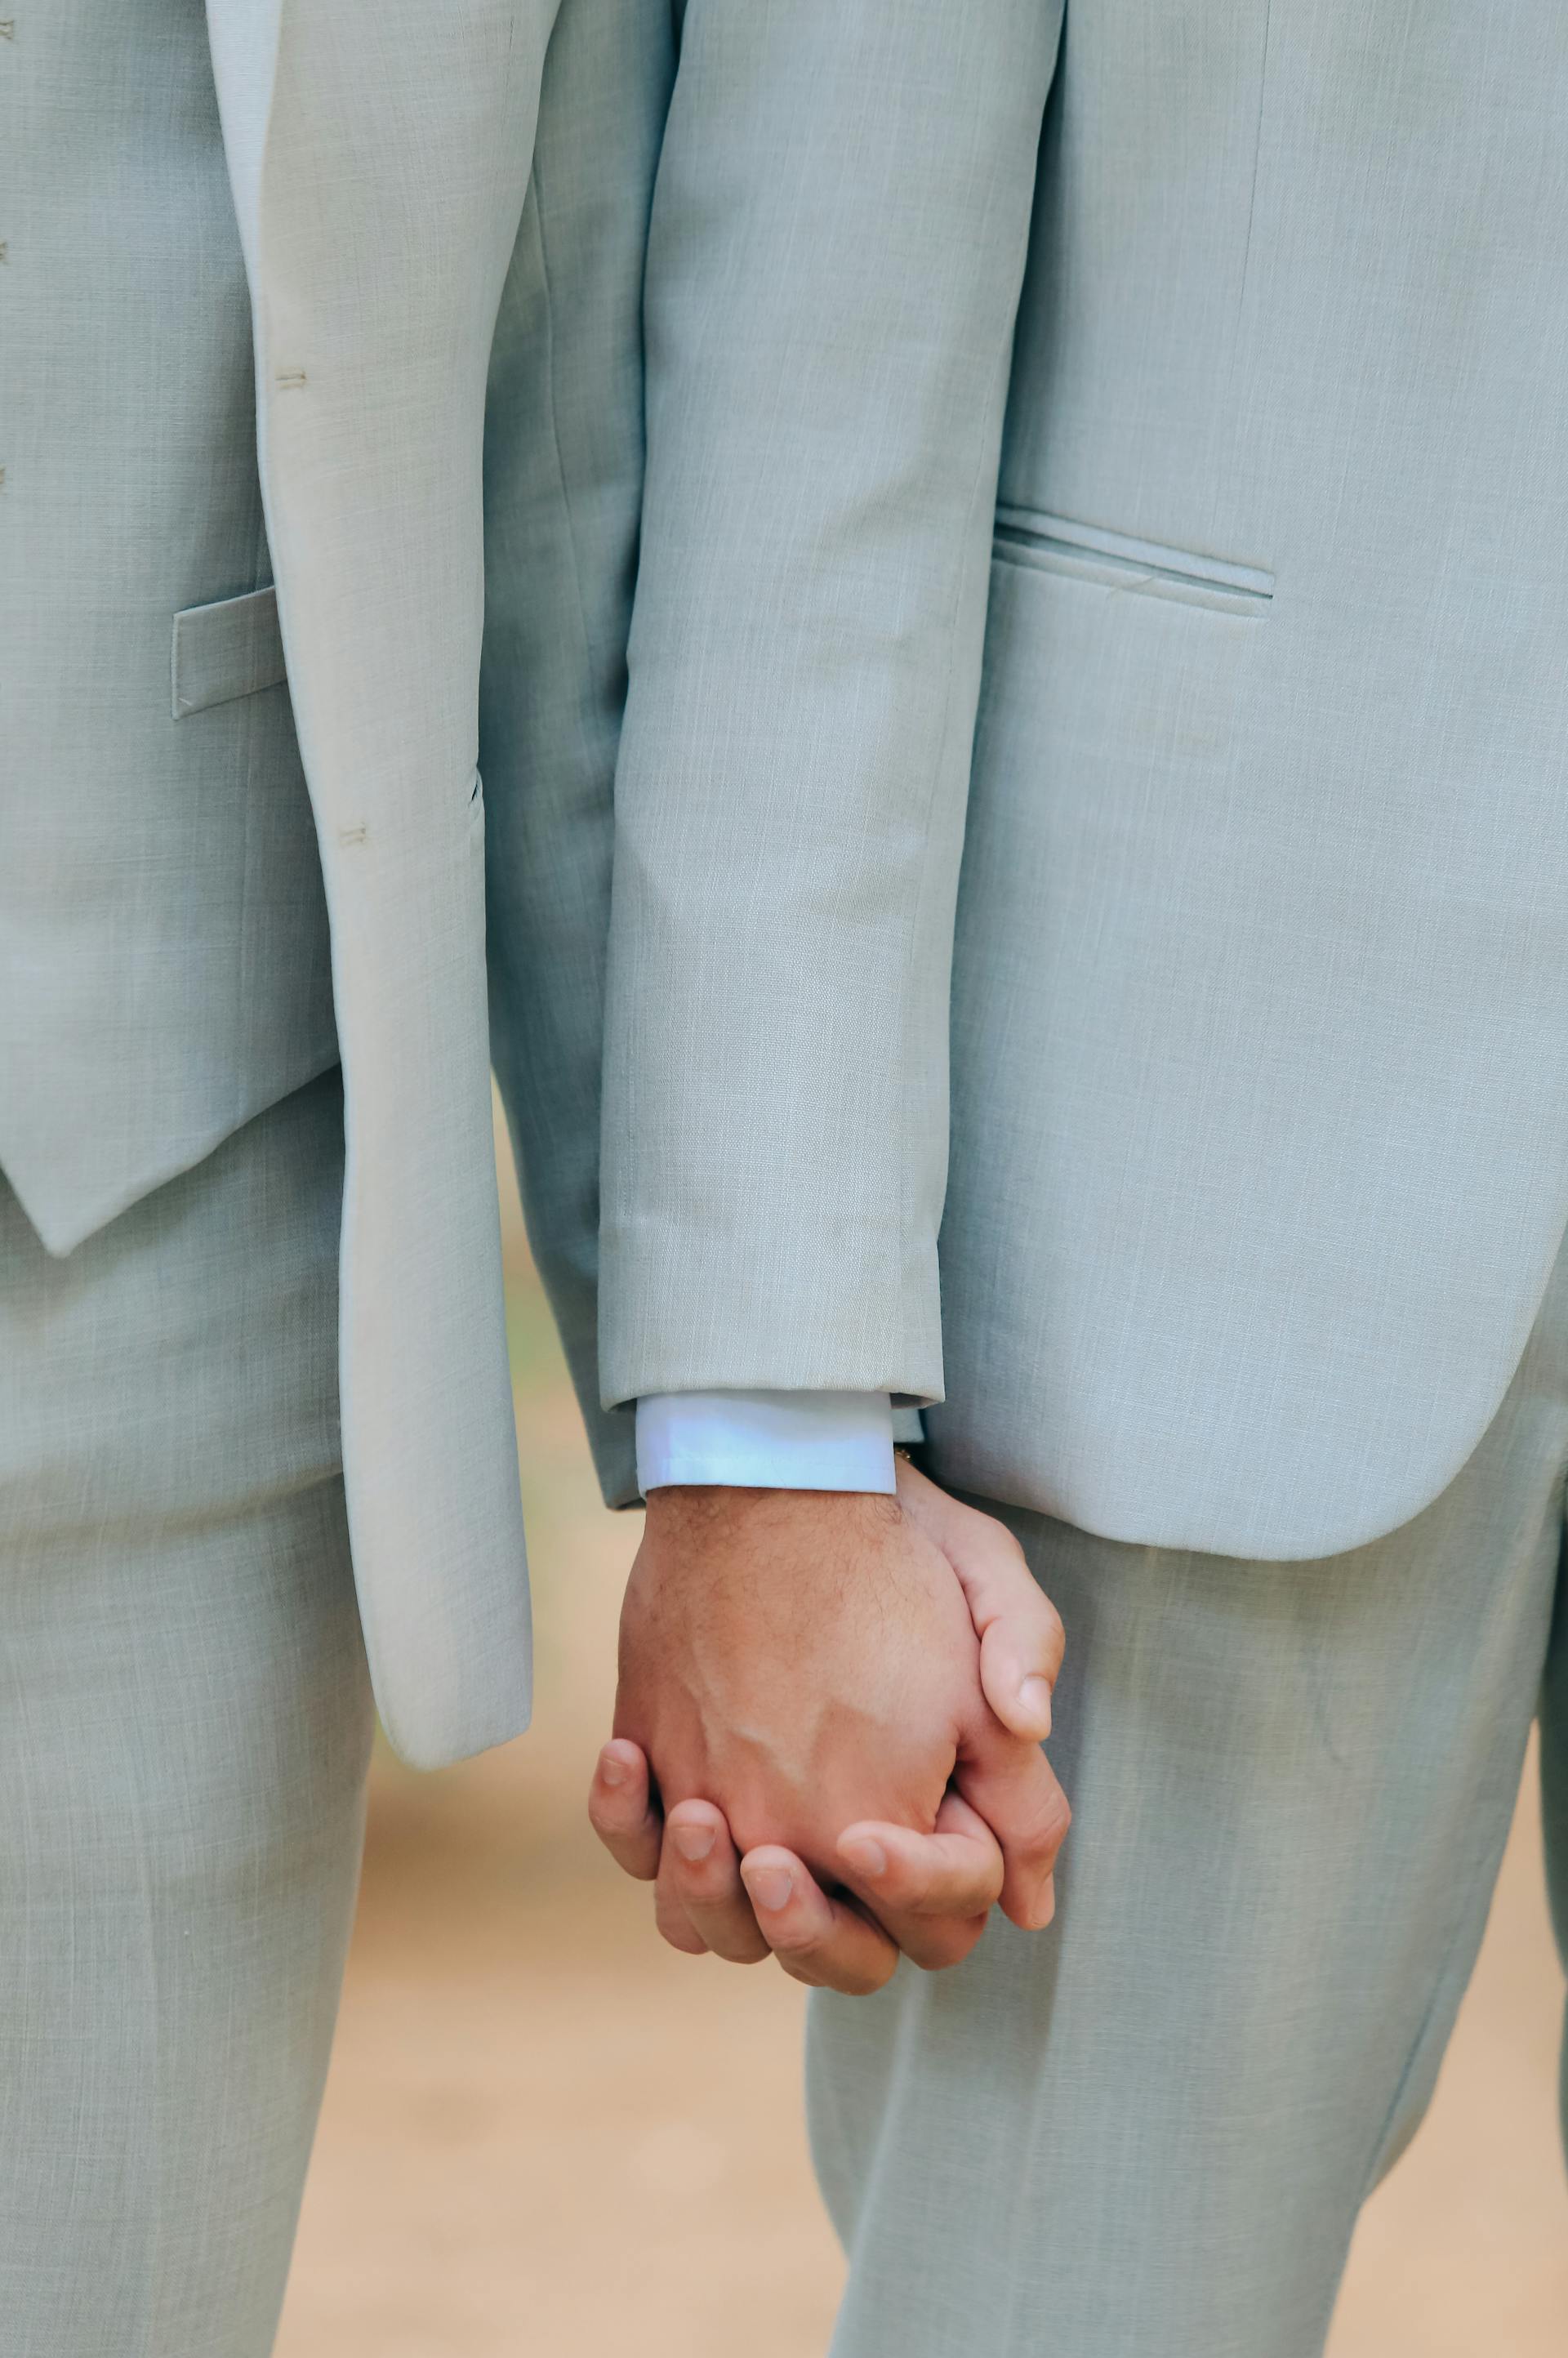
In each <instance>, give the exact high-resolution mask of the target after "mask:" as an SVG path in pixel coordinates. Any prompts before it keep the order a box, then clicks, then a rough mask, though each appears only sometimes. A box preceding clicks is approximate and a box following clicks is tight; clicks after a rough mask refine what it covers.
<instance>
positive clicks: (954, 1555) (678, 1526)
mask: <svg viewBox="0 0 1568 2358" xmlns="http://www.w3.org/2000/svg"><path fill="white" fill-rule="evenodd" d="M1062 1644H1063V1639H1062V1626H1061V1623H1060V1621H1059V1620H1058V1619H1057V1617H1056V1614H1055V1612H1054V1609H1053V1607H1052V1606H1051V1605H1050V1604H1049V1602H1048V1601H1047V1599H1046V1598H1045V1597H1044V1595H1042V1593H1041V1591H1040V1590H1039V1588H1038V1587H1037V1586H1036V1585H1035V1583H1034V1581H1033V1577H1032V1576H1031V1574H1030V1572H1029V1569H1028V1566H1027V1564H1026V1563H1024V1560H1023V1555H1022V1551H1021V1549H1020V1548H1019V1546H1018V1544H1017V1542H1016V1541H1015V1540H1014V1539H1013V1537H1012V1535H1011V1532H1010V1531H1008V1530H1007V1529H1006V1528H1005V1526H1004V1525H1002V1524H1001V1523H999V1522H997V1521H996V1520H993V1519H992V1518H991V1517H990V1516H989V1515H984V1514H981V1513H979V1512H978V1511H977V1510H976V1509H973V1508H969V1507H965V1506H961V1505H960V1504H959V1503H958V1502H957V1500H956V1499H954V1498H949V1497H948V1496H947V1494H946V1492H945V1491H943V1490H940V1489H938V1488H937V1487H935V1484H934V1483H931V1482H929V1481H927V1480H926V1479H925V1476H923V1475H921V1474H919V1473H917V1472H916V1471H915V1470H914V1467H912V1466H909V1465H907V1464H906V1463H904V1462H903V1461H901V1462H900V1466H899V1486H898V1495H897V1497H896V1498H883V1497H866V1496H861V1495H857V1494H848V1493H843V1492H813V1491H802V1490H736V1489H719V1488H712V1489H708V1488H702V1489H685V1488H676V1489H668V1490H656V1491H654V1493H653V1495H652V1497H651V1498H650V1499H649V1502H648V1518H647V1526H646V1530H645V1532H644V1536H643V1544H642V1547H641V1548H640V1550H639V1552H638V1554H637V1559H636V1562H635V1563H634V1564H633V1571H632V1576H631V1580H630V1582H629V1584H628V1586H627V1592H626V1601H625V1605H624V1607H623V1609H622V1622H621V1676H620V1687H619V1691H618V1693H617V1698H616V1707H615V1723H614V1727H615V1732H614V1736H613V1738H612V1740H611V1742H610V1743H609V1744H607V1745H606V1746H605V1747H604V1749H603V1751H602V1752H601V1754H600V1759H599V1765H598V1768H597V1770H596V1772H595V1776H594V1781H593V1790H592V1793H591V1795H590V1799H589V1815H590V1817H591V1818H592V1821H593V1823H594V1826H595V1828H596V1830H597V1832H598V1833H599V1835H600V1839H601V1840H602V1841H603V1842H604V1844H606V1845H607V1847H608V1848H609V1849H610V1851H611V1853H612V1854H613V1855H614V1856H615V1858H616V1859H617V1860H618V1861H619V1862H620V1864H621V1865H622V1866H623V1867H624V1868H625V1869H626V1870H627V1872H628V1873H629V1874H631V1875H633V1876H637V1877H641V1878H642V1879H643V1880H647V1881H653V1882H654V1886H655V1913H656V1917H657V1921H658V1925H659V1929H660V1931H661V1932H662V1933H663V1934H664V1936H665V1940H667V1941H669V1942H671V1943H672V1944H673V1945H674V1946H675V1947H676V1948H677V1949H684V1950H687V1951H690V1952H694V1953H700V1952H703V1951H705V1950H711V1951H713V1952H716V1953H717V1954H718V1955H719V1956H722V1957H728V1958H730V1959H732V1960H733V1961H734V1962H736V1963H753V1962H755V1961H757V1960H760V1959H762V1958H763V1957H766V1956H768V1955H769V1954H773V1955H774V1956H776V1957H777V1958H778V1960H779V1962H780V1963H781V1964H782V1965H783V1966H784V1969H785V1971H786V1972H788V1973H790V1974H794V1975H795V1978H796V1979H797V1980H800V1981H804V1982H808V1983H812V1984H820V1985H827V1986H829V1987H831V1988H834V1989H838V1990H843V1991H847V1992H855V1993H859V1992H865V1991H870V1990H874V1989H877V1988H880V1987H881V1985H882V1984H883V1983H884V1982H885V1981H886V1980H887V1979H888V1978H889V1976H890V1974H892V1971H893V1968H894V1966H895V1964H896V1963H897V1961H898V1954H899V1952H900V1951H902V1952H903V1953H904V1954H905V1955H906V1956H908V1957H910V1958H911V1959H912V1960H913V1961H914V1963H916V1964H919V1965H924V1966H926V1967H933V1968H934V1967H938V1966H944V1965H950V1964H956V1963H957V1962H958V1961H959V1959H960V1958H962V1957H964V1956H967V1955H968V1952H969V1951H970V1950H971V1949H972V1948H973V1947H974V1944H975V1942H977V1941H978V1940H979V1937H980V1934H981V1932H982V1931H984V1929H985V1923H986V1918H987V1915H988V1913H989V1909H991V1908H992V1907H993V1906H994V1905H995V1904H997V1903H998V1902H999V1901H1000V1905H1001V1907H1002V1909H1004V1911H1005V1912H1006V1913H1007V1914H1008V1915H1009V1916H1010V1917H1011V1919H1012V1920H1013V1922H1014V1923H1016V1924H1019V1925H1022V1926H1023V1927H1025V1928H1026V1929H1033V1928H1037V1927H1039V1926H1041V1925H1044V1924H1046V1923H1048V1922H1049V1921H1050V1919H1051V1915H1052V1912H1053V1910H1054V1904H1055V1903H1054V1872H1055V1866H1056V1856H1057V1853H1058V1852H1059V1850H1060V1848H1061V1845H1062V1843H1063V1840H1064V1838H1065V1834H1066V1831H1067V1825H1068V1822H1069V1817H1070V1812H1069V1810H1068V1807H1067V1802H1066V1798H1065V1795H1064V1793H1063V1791H1062V1789H1061V1786H1060V1785H1059V1784H1058V1783H1057V1781H1056V1778H1055V1775H1054V1772H1053V1770H1052V1768H1051V1767H1050V1764H1049V1762H1048V1761H1047V1760H1046V1758H1045V1755H1044V1752H1043V1751H1042V1750H1041V1748H1040V1747H1041V1743H1042V1741H1043V1739H1044V1736H1046V1735H1047V1734H1048V1732H1049V1729H1050V1725H1051V1694H1052V1689H1053V1687H1054V1682H1055V1678H1056V1673H1057V1671H1058V1669H1059V1667H1060V1664H1061V1659H1062Z"/></svg>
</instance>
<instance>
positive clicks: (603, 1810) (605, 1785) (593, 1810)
mask: <svg viewBox="0 0 1568 2358" xmlns="http://www.w3.org/2000/svg"><path fill="white" fill-rule="evenodd" d="M588 1814H589V1823H591V1825H592V1827H593V1831H594V1833H596V1834H597V1835H598V1836H599V1839H600V1842H601V1843H602V1844H604V1847H605V1849H606V1850H607V1851H608V1852H609V1853H610V1855H611V1858H612V1859H613V1860H614V1861H615V1863H616V1865H617V1866H621V1867H624V1869H625V1871H626V1873H627V1874H628V1875H634V1876H635V1877H636V1878H637V1880H638V1882H639V1883H651V1882H652V1881H653V1879H654V1876H655V1875H656V1874H657V1873H658V1868H659V1837H660V1833H661V1832H662V1824H661V1821H660V1817H659V1812H658V1810H657V1808H656V1807H655V1806H654V1795H653V1790H652V1781H651V1779H650V1778H649V1775H648V1763H647V1759H646V1757H645V1755H644V1754H643V1748H642V1747H641V1746H640V1745H637V1744H633V1742H632V1740H631V1738H630V1737H629V1736H616V1737H615V1739H614V1740H613V1742H612V1743H610V1744H607V1745H606V1746H605V1747H604V1748H603V1750H602V1751H601V1752H600V1756H599V1758H598V1760H597V1761H596V1762H595V1764H594V1770H593V1783H592V1785H591V1786H590V1787H589V1796H588Z"/></svg>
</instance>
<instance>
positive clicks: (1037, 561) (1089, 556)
mask: <svg viewBox="0 0 1568 2358" xmlns="http://www.w3.org/2000/svg"><path fill="white" fill-rule="evenodd" d="M994 554H995V557H996V558H997V561H998V563H999V564H1004V565H1017V566H1022V568H1024V569H1025V570H1026V571H1029V572H1034V573H1060V574H1065V576H1066V577H1067V578H1068V579H1072V580H1077V581H1087V582H1092V583H1095V584H1097V585H1098V587H1100V588H1101V589H1106V590H1131V591H1134V592H1136V593H1138V594H1139V595H1141V596H1142V597H1146V598H1175V599H1179V600H1182V601H1183V602H1184V604H1186V605H1189V606H1208V607H1211V608H1212V609H1213V610H1214V611H1216V612H1217V613H1221V614H1243V615H1247V616H1249V617H1251V618H1252V619H1254V620H1257V619H1260V617H1261V616H1263V615H1265V614H1266V613H1267V612H1268V611H1269V606H1270V602H1271V600H1272V598H1273V595H1274V577H1273V575H1272V574H1271V573H1265V572H1263V571H1262V569H1261V568H1260V567H1258V566H1256V565H1233V564H1232V563H1231V562H1230V561H1229V559H1228V558H1227V557H1205V556H1202V555H1200V554H1199V553H1198V551H1197V550H1195V549H1191V548H1166V547H1164V546H1162V544H1161V543H1160V542H1159V541H1156V540H1135V539H1133V538H1132V537H1131V536H1130V535H1129V534H1127V533H1121V532H1107V531H1105V530H1103V529H1102V528H1101V526H1099V525H1088V524H1077V523H1075V522H1074V520H1073V519H1072V518H1071V517H1070V516H1055V515H1045V514H1042V513H1041V512H1040V511H1039V510H1038V509H1036V508H1017V507H999V508H998V510H997V512H996V540H995V544H994Z"/></svg>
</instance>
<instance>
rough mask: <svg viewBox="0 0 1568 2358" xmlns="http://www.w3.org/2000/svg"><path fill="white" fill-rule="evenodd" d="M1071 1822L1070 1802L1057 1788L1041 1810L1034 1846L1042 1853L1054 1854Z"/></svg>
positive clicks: (1064, 1838) (1060, 1845)
mask: <svg viewBox="0 0 1568 2358" xmlns="http://www.w3.org/2000/svg"><path fill="white" fill-rule="evenodd" d="M1072 1823H1073V1811H1072V1804H1071V1803H1070V1802H1069V1801H1068V1800H1067V1797H1066V1795H1065V1793H1064V1792H1062V1791H1061V1790H1060V1789H1058V1790H1057V1791H1056V1792H1055V1793H1054V1794H1053V1795H1052V1797H1051V1799H1050V1800H1049V1801H1047V1802H1046V1803H1045V1804H1044V1808H1043V1809H1042V1811H1041V1813H1040V1825H1039V1832H1038V1834H1037V1837H1036V1841H1035V1847H1036V1848H1037V1849H1038V1850H1039V1851H1041V1852H1042V1853H1043V1854H1046V1855H1054V1854H1055V1853H1056V1852H1057V1851H1059V1850H1060V1849H1061V1847H1062V1844H1064V1843H1065V1841H1066V1839H1067V1835H1068V1833H1069V1832H1070V1830H1071V1827H1072Z"/></svg>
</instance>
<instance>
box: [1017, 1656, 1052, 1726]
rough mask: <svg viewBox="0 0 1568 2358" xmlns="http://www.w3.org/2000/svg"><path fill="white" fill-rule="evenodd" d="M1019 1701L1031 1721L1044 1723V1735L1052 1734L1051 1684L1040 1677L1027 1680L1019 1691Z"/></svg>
mask: <svg viewBox="0 0 1568 2358" xmlns="http://www.w3.org/2000/svg"><path fill="white" fill-rule="evenodd" d="M1018 1700H1019V1702H1020V1703H1021V1704H1022V1705H1023V1708H1024V1710H1025V1711H1026V1712H1027V1713H1028V1714H1029V1716H1030V1718H1031V1719H1033V1720H1038V1721H1040V1722H1041V1723H1042V1725H1043V1727H1044V1734H1045V1735H1046V1736H1049V1735H1050V1733H1051V1682H1050V1680H1049V1679H1044V1678H1042V1677H1041V1676H1040V1673H1039V1672H1038V1671H1036V1672H1035V1674H1034V1676H1033V1678H1028V1679H1025V1680H1024V1682H1023V1684H1022V1686H1021V1687H1020V1688H1019V1690H1018Z"/></svg>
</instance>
